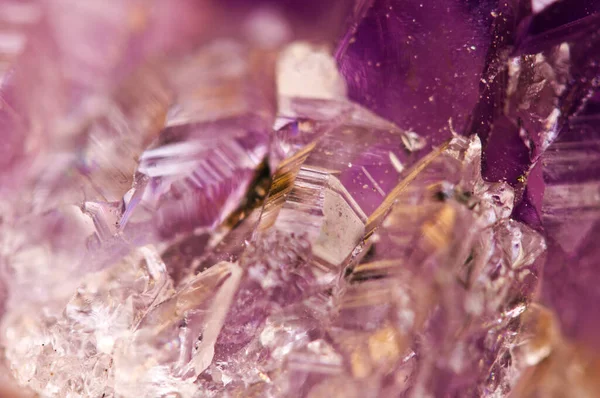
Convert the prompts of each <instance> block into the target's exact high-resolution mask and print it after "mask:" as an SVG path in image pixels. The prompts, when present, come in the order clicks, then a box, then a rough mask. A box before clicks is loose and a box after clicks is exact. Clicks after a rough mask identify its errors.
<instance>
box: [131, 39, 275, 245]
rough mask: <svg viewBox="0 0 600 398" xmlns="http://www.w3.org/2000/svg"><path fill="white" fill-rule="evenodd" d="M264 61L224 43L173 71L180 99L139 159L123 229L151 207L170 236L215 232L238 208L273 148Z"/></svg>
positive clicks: (157, 224)
mask: <svg viewBox="0 0 600 398" xmlns="http://www.w3.org/2000/svg"><path fill="white" fill-rule="evenodd" d="M257 55H258V54H253V53H252V50H251V49H248V48H245V47H244V46H243V45H241V44H238V43H234V42H217V43H215V44H212V45H210V46H209V47H207V48H205V49H204V50H203V51H201V52H200V53H198V54H197V55H195V56H191V57H189V59H187V60H185V61H183V63H182V64H179V65H175V66H174V67H173V68H172V69H171V70H170V72H169V77H170V82H171V85H172V86H173V87H174V90H175V93H176V98H177V99H176V101H175V104H174V105H173V106H172V107H171V110H170V112H169V115H168V116H167V121H166V127H165V128H164V129H163V131H162V132H161V133H160V136H159V137H158V139H157V141H156V142H155V143H154V144H153V145H152V146H151V147H150V148H149V149H147V150H146V151H145V152H144V153H143V154H142V155H141V157H140V165H139V167H138V170H137V172H136V186H135V187H134V188H133V191H132V194H131V199H130V200H129V202H128V203H127V204H126V210H125V213H124V215H123V218H122V219H121V228H122V227H124V226H125V224H126V223H127V222H128V221H129V218H130V217H135V213H136V212H139V213H143V211H144V209H143V208H146V209H147V210H149V211H150V212H151V213H153V214H154V215H153V219H154V223H155V224H156V226H157V228H158V230H159V232H160V233H161V234H163V235H165V236H170V235H173V234H175V233H176V232H185V231H190V230H193V229H194V228H197V227H211V226H216V225H218V224H219V223H220V222H222V221H223V220H224V219H225V218H226V217H227V216H228V215H229V213H231V212H232V211H233V210H234V209H235V207H237V205H238V202H239V201H240V200H241V198H242V197H243V196H244V195H245V193H246V190H247V189H248V187H249V184H250V182H251V181H252V179H253V177H254V174H255V169H256V168H257V167H258V166H259V165H260V164H261V162H262V161H263V159H264V157H265V155H266V153H267V149H268V138H269V136H268V132H269V128H270V123H271V117H272V116H271V115H272V105H273V104H272V98H271V97H270V93H271V92H270V91H269V87H268V86H266V87H265V86H262V85H260V84H258V83H259V82H261V81H262V80H261V79H263V78H265V77H266V76H268V74H269V72H268V70H269V62H268V57H265V58H264V59H265V62H264V63H261V64H253V63H252V62H253V61H252V57H255V56H257ZM263 68H266V71H265V69H263ZM138 208H139V210H137V209H138Z"/></svg>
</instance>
